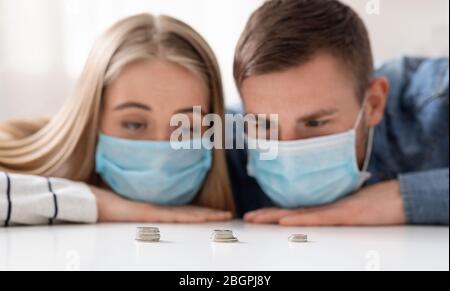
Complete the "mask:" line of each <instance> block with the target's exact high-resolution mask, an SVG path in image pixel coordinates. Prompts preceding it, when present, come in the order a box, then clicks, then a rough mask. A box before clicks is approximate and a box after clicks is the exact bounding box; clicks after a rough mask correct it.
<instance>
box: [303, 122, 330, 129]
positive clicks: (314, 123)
mask: <svg viewBox="0 0 450 291" xmlns="http://www.w3.org/2000/svg"><path fill="white" fill-rule="evenodd" d="M327 123H328V122H327V121H322V120H308V121H307V122H306V127H312V128H315V127H321V126H324V125H325V124H327Z"/></svg>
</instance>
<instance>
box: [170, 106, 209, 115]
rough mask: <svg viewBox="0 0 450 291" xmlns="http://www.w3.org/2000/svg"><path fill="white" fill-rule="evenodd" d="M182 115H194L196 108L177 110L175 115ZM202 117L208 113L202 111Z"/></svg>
mask: <svg viewBox="0 0 450 291" xmlns="http://www.w3.org/2000/svg"><path fill="white" fill-rule="evenodd" d="M180 113H194V107H187V108H182V109H180V110H177V111H176V112H175V114H180ZM201 113H202V115H206V114H207V113H206V112H205V110H203V109H202V111H201Z"/></svg>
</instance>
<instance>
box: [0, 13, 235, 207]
mask: <svg viewBox="0 0 450 291" xmlns="http://www.w3.org/2000/svg"><path fill="white" fill-rule="evenodd" d="M156 58H158V59H164V60H168V61H171V62H174V63H177V64H179V65H181V66H183V67H185V68H187V69H189V70H190V71H192V72H193V73H195V74H198V76H200V77H201V78H202V79H203V80H204V81H205V82H206V83H207V84H208V89H209V91H210V96H211V101H210V103H211V111H212V112H213V113H216V114H219V115H221V116H222V117H223V115H224V96H223V87H222V82H221V75H220V70H219V66H218V63H217V60H216V58H215V56H214V53H213V51H212V50H211V48H210V47H209V46H208V44H207V43H206V41H205V40H204V39H203V38H202V37H201V36H200V35H199V34H198V33H196V32H195V31H194V30H193V29H192V28H191V27H189V26H188V25H186V24H185V23H182V22H181V21H178V20H176V19H174V18H171V17H168V16H159V17H154V16H152V15H150V14H140V15H136V16H133V17H129V18H127V19H124V20H122V21H120V22H118V23H117V24H115V25H114V26H113V27H112V28H110V29H109V30H108V31H107V32H106V33H105V34H104V35H102V36H101V37H100V38H99V39H98V40H97V42H96V44H95V46H94V48H93V50H92V51H91V53H90V55H89V58H88V60H87V63H86V65H85V68H84V70H83V73H82V74H81V77H80V79H79V81H78V83H77V86H76V89H75V92H74V94H73V95H72V97H71V98H69V100H68V101H67V102H66V103H65V105H64V106H63V108H62V110H60V111H59V112H58V113H57V115H56V116H55V117H53V118H52V119H49V120H45V119H35V120H25V119H21V120H13V121H9V122H5V123H0V170H1V171H8V172H18V173H25V174H31V175H40V176H52V177H62V178H66V179H70V180H75V181H83V182H86V183H91V184H93V185H97V184H99V179H98V176H97V175H96V173H95V171H94V169H95V159H94V156H95V150H96V144H97V136H98V131H99V120H100V117H99V115H100V112H101V105H102V96H103V92H104V90H105V87H106V86H108V84H110V83H111V82H112V81H113V80H114V79H115V78H116V77H117V76H118V75H119V74H120V72H121V71H122V70H123V69H124V67H125V66H127V65H129V64H130V63H132V62H136V61H140V60H148V59H156ZM194 204H196V205H200V206H206V207H211V208H215V209H221V210H231V211H234V202H233V198H232V193H231V189H230V182H229V177H228V171H227V165H226V158H225V153H224V151H223V150H219V149H216V150H215V153H214V163H213V166H212V169H211V171H210V173H209V175H208V177H207V179H206V180H205V183H204V186H203V189H202V190H201V191H200V193H199V195H198V197H197V199H196V201H195V202H194Z"/></svg>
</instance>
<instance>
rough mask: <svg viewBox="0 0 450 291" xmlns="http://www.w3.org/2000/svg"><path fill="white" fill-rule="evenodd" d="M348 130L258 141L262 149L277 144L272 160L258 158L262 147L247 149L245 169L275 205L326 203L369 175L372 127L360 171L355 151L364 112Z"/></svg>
mask: <svg viewBox="0 0 450 291" xmlns="http://www.w3.org/2000/svg"><path fill="white" fill-rule="evenodd" d="M365 104H366V102H364V105H363V109H362V110H361V112H360V113H359V115H358V118H357V121H356V124H355V126H354V128H353V129H351V130H350V131H348V132H345V133H340V134H335V135H330V136H324V137H319V138H312V139H306V140H298V141H287V142H280V141H261V140H258V141H256V140H252V141H251V143H252V144H255V142H256V143H263V144H264V148H265V149H270V147H278V148H277V150H278V156H277V157H276V158H275V159H272V160H263V159H261V158H260V154H261V150H259V149H249V161H248V172H249V175H250V176H252V177H254V178H255V179H256V180H257V182H258V184H259V185H260V186H261V188H262V190H263V191H264V192H265V193H266V194H267V195H268V196H269V197H270V198H271V200H272V201H273V202H275V203H276V204H277V205H278V206H280V207H284V208H299V207H309V206H317V205H323V204H328V203H331V202H334V201H336V200H338V199H339V198H342V197H343V196H346V195H348V194H350V193H352V192H354V191H356V190H357V189H359V188H360V187H361V186H362V185H363V184H364V183H365V182H366V181H367V179H369V178H370V174H369V173H368V172H366V170H367V168H368V162H369V159H370V154H371V147H372V143H373V132H374V131H373V129H371V133H370V141H369V147H368V152H367V155H366V162H365V165H364V168H363V171H361V170H360V169H359V165H358V159H357V153H356V131H357V128H358V127H359V124H360V123H361V120H362V118H363V115H364V108H365Z"/></svg>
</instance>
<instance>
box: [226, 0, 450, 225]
mask: <svg viewBox="0 0 450 291" xmlns="http://www.w3.org/2000/svg"><path fill="white" fill-rule="evenodd" d="M373 68H374V66H373V56H372V51H371V44H370V40H369V36H368V32H367V30H366V28H365V25H364V23H363V22H362V20H361V19H360V18H359V16H358V15H357V14H356V13H355V12H354V11H353V10H352V9H351V8H349V7H348V6H346V5H344V4H342V3H340V2H339V1H335V0H272V1H268V2H266V3H265V4H264V5H263V6H262V7H261V8H260V9H258V10H257V11H256V12H255V13H254V14H253V15H252V17H251V19H250V20H249V22H248V24H247V27H246V28H245V31H244V32H243V35H242V36H241V39H240V41H239V43H238V46H237V50H236V57H235V79H236V83H237V86H238V88H239V91H240V93H241V95H242V98H243V103H244V107H245V111H246V112H247V113H252V114H266V115H267V116H269V115H270V114H278V115H279V120H278V124H272V123H270V121H267V122H258V124H259V126H263V125H262V124H266V123H270V124H269V126H270V127H274V126H276V127H278V129H279V143H278V145H279V150H280V151H279V156H278V157H277V158H276V159H275V160H272V161H263V160H261V159H258V158H257V155H255V150H249V151H248V152H245V151H231V152H230V153H229V155H230V159H229V160H230V162H229V165H230V168H231V169H232V170H231V171H230V172H231V176H232V180H233V183H234V185H233V186H234V191H235V194H236V200H237V204H238V205H239V209H238V211H239V212H240V214H244V213H245V212H247V213H246V214H245V216H244V218H245V220H246V221H248V222H253V223H279V224H282V225H288V226H294V225H302V226H303V225H313V226H317V225H398V224H444V225H448V222H449V204H448V202H449V156H448V154H449V131H448V130H449V128H448V127H449V122H448V110H449V108H448V101H449V90H448V88H449V86H448V82H449V70H448V59H436V60H425V59H410V58H403V59H400V60H396V61H393V62H390V63H388V64H386V65H384V66H382V67H381V68H379V70H377V71H376V72H374V69H373ZM247 167H248V169H249V172H248V173H247V172H246V171H245V169H247ZM248 211H250V212H248Z"/></svg>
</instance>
